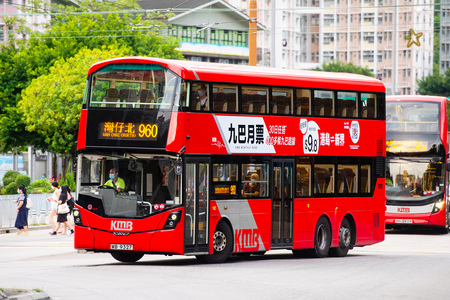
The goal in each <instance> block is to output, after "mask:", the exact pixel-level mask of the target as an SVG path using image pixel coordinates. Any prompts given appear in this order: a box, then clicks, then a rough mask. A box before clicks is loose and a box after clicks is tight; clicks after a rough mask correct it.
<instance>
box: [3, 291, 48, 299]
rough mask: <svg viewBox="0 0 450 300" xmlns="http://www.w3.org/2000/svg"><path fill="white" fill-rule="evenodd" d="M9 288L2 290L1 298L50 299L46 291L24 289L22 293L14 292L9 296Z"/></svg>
mask: <svg viewBox="0 0 450 300" xmlns="http://www.w3.org/2000/svg"><path fill="white" fill-rule="evenodd" d="M8 291H9V290H7V289H6V290H5V292H2V291H0V299H4V300H50V297H49V296H48V295H47V294H46V293H44V292H34V291H24V292H21V293H12V295H10V296H8V294H11V293H8Z"/></svg>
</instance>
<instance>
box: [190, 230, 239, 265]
mask: <svg viewBox="0 0 450 300" xmlns="http://www.w3.org/2000/svg"><path fill="white" fill-rule="evenodd" d="M212 242H213V249H214V253H213V254H211V255H201V256H197V258H198V259H199V260H200V261H204V262H207V263H214V264H215V263H222V262H224V261H225V260H226V259H227V258H228V257H230V255H231V252H232V251H233V244H234V243H233V233H232V231H231V228H230V226H228V224H226V223H225V222H219V224H217V227H216V231H215V232H214V238H213V241H212Z"/></svg>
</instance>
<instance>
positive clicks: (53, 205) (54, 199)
mask: <svg viewBox="0 0 450 300" xmlns="http://www.w3.org/2000/svg"><path fill="white" fill-rule="evenodd" d="M52 189H53V195H52V196H51V197H50V198H48V199H47V201H49V202H50V213H49V214H48V219H49V220H50V224H52V231H51V232H49V233H50V234H52V233H53V231H56V230H55V229H56V224H55V220H54V217H55V216H56V211H57V210H58V199H59V194H60V193H61V190H60V189H59V186H58V182H56V181H53V182H52Z"/></svg>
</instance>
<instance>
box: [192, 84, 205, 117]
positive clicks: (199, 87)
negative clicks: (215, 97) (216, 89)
mask: <svg viewBox="0 0 450 300" xmlns="http://www.w3.org/2000/svg"><path fill="white" fill-rule="evenodd" d="M209 99H210V97H209V84H208V83H205V82H194V83H192V85H191V95H190V100H189V101H190V106H191V110H194V111H209V110H210V103H209Z"/></svg>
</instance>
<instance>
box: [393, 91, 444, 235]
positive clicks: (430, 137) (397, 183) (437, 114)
mask: <svg viewBox="0 0 450 300" xmlns="http://www.w3.org/2000/svg"><path fill="white" fill-rule="evenodd" d="M449 109H450V100H449V99H447V98H445V97H436V96H389V97H387V99H386V120H387V122H386V151H387V153H386V156H387V161H386V166H387V168H386V197H387V200H386V208H387V210H386V228H402V227H411V226H412V227H418V226H429V227H434V228H437V229H438V230H439V231H441V232H443V233H447V232H448V228H449V202H448V201H449V200H448V196H447V193H448V173H447V172H448V167H447V159H448V150H449V149H448V141H449V140H448V125H449V123H448V119H447V118H448V115H447V114H448V110H449Z"/></svg>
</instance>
